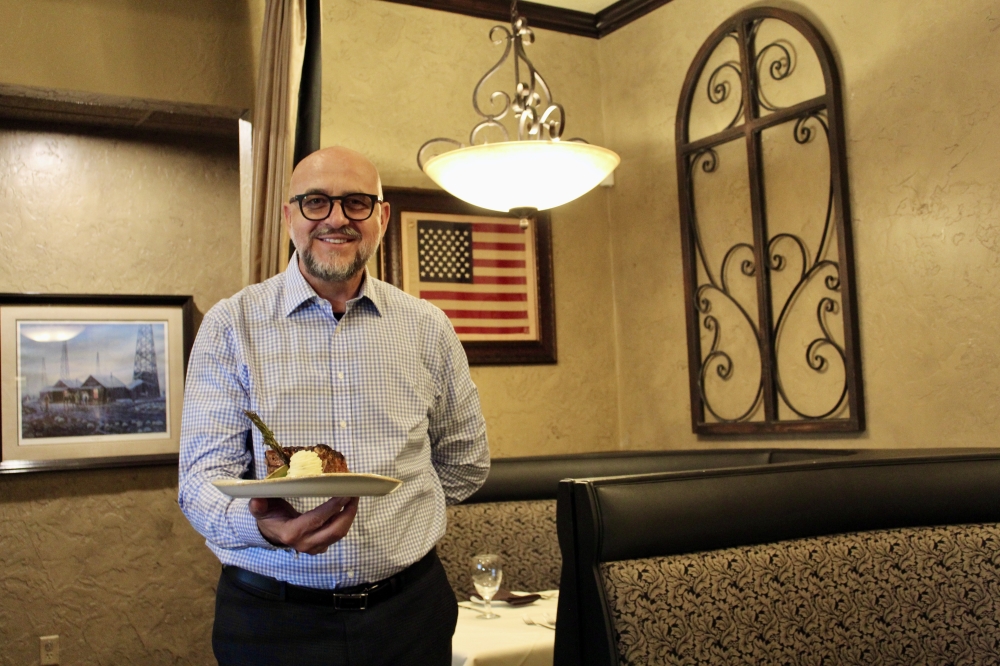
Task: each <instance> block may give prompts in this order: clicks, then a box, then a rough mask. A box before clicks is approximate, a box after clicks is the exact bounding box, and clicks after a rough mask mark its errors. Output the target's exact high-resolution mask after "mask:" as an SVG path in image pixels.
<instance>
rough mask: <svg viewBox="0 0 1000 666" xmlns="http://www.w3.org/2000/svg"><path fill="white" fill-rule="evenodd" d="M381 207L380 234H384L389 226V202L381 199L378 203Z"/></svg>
mask: <svg viewBox="0 0 1000 666" xmlns="http://www.w3.org/2000/svg"><path fill="white" fill-rule="evenodd" d="M379 207H381V209H382V224H381V226H382V235H383V236H384V235H385V230H386V229H388V228H389V202H388V201H383V202H382V203H380V204H379Z"/></svg>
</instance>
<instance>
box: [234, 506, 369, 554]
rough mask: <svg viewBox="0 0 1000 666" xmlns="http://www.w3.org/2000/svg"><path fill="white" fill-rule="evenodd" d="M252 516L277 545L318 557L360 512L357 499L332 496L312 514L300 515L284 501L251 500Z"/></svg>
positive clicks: (262, 532) (347, 528) (343, 535)
mask: <svg viewBox="0 0 1000 666" xmlns="http://www.w3.org/2000/svg"><path fill="white" fill-rule="evenodd" d="M250 513H252V514H253V517H254V518H256V519H257V528H258V529H259V530H260V533H261V534H262V535H264V538H265V539H267V540H268V541H270V542H271V543H273V544H274V545H276V546H289V547H290V548H294V549H295V550H297V551H298V552H300V553H308V554H309V555H319V554H320V553H325V552H326V550H327V548H329V547H330V545H331V544H334V543H336V542H338V541H340V540H341V539H343V538H344V537H345V536H347V531H348V530H349V529H351V524H352V523H353V522H354V516H355V515H356V514H357V513H358V498H357V497H333V498H331V499H329V500H327V501H326V502H324V503H322V504H320V505H319V506H318V507H316V508H315V509H313V510H312V511H306V512H305V513H299V512H298V511H296V510H295V509H293V508H292V505H291V504H289V503H288V502H286V501H285V500H283V499H273V498H272V499H262V498H259V497H256V498H254V499H252V500H250Z"/></svg>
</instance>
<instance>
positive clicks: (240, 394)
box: [178, 305, 275, 549]
mask: <svg viewBox="0 0 1000 666" xmlns="http://www.w3.org/2000/svg"><path fill="white" fill-rule="evenodd" d="M241 367H243V364H242V363H241V362H240V359H239V354H238V353H237V345H236V341H235V336H234V333H233V327H232V326H231V325H230V324H229V323H228V322H227V316H226V313H225V311H224V310H223V309H222V307H221V306H220V305H216V306H215V307H214V308H212V309H211V310H209V312H208V314H206V315H205V319H204V320H203V321H202V325H201V328H200V330H199V331H198V336H197V338H196V339H195V342H194V346H193V348H192V349H191V357H190V359H189V361H188V371H187V379H186V383H185V387H184V410H183V416H182V419H181V442H180V460H179V465H178V474H179V483H178V503H179V504H180V508H181V511H183V512H184V515H185V516H186V517H187V519H188V521H190V523H191V525H192V526H193V527H194V528H195V529H196V530H197V531H198V532H199V533H200V534H201V535H202V536H204V537H205V538H206V539H208V540H209V541H210V542H212V543H214V544H216V545H217V546H220V547H222V548H248V547H258V548H269V549H274V548H275V546H274V545H272V544H271V543H270V542H268V541H267V540H266V539H265V538H264V537H263V535H261V533H260V530H259V529H258V528H257V521H256V519H255V518H254V517H253V515H252V514H251V513H250V507H249V504H250V500H248V499H233V498H231V497H229V496H228V495H225V494H223V493H222V491H220V490H219V489H218V488H216V487H215V486H213V485H212V481H215V480H218V479H238V478H241V477H242V476H243V474H244V473H245V472H246V471H247V469H248V468H249V466H250V463H251V461H252V459H253V454H252V453H251V451H250V450H248V448H247V444H246V440H247V434H248V427H247V423H248V421H247V418H246V415H245V414H244V413H243V410H244V409H248V408H249V404H250V401H249V396H248V394H247V389H246V378H245V376H241Z"/></svg>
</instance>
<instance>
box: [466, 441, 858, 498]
mask: <svg viewBox="0 0 1000 666" xmlns="http://www.w3.org/2000/svg"><path fill="white" fill-rule="evenodd" d="M855 453H856V451H854V450H842V449H811V450H809V449H785V450H782V449H728V450H721V451H720V450H699V451H602V452H598V453H581V454H572V455H558V456H528V457H520V458H497V459H494V460H493V462H492V465H491V467H490V475H489V477H487V479H486V483H485V484H483V487H482V488H480V489H479V490H478V491H477V492H476V493H475V494H473V495H472V496H471V497H469V498H468V499H466V500H465V501H464V502H463V504H475V503H478V502H514V501H525V500H539V499H555V498H556V495H557V491H558V487H559V481H561V480H562V479H584V478H592V477H597V476H602V477H603V476H622V475H627V474H648V473H652V472H672V471H678V470H691V469H714V468H718V467H744V466H749V465H766V464H768V463H777V462H790V461H795V460H812V459H815V458H821V459H827V458H833V457H837V458H839V457H843V456H848V455H853V454H855Z"/></svg>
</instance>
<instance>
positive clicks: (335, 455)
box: [264, 444, 349, 476]
mask: <svg viewBox="0 0 1000 666" xmlns="http://www.w3.org/2000/svg"><path fill="white" fill-rule="evenodd" d="M281 449H282V452H283V453H284V454H285V456H287V458H288V460H289V465H288V476H316V475H319V474H332V473H335V472H347V471H349V470H348V469H347V460H346V459H345V458H344V455H343V454H342V453H340V452H339V451H334V450H333V449H331V448H330V447H329V446H327V445H326V444H317V445H316V446H283V447H281ZM264 457H265V458H266V459H267V473H268V474H269V475H270V474H273V473H274V472H275V470H277V469H279V468H281V467H283V466H284V465H285V461H284V460H283V459H282V458H281V457H279V456H278V453H277V452H276V451H274V450H273V449H269V450H267V451H265V452H264ZM310 459H312V460H315V461H316V462H313V463H310V462H309V460H310ZM297 470H298V471H297ZM311 470H315V471H311Z"/></svg>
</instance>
